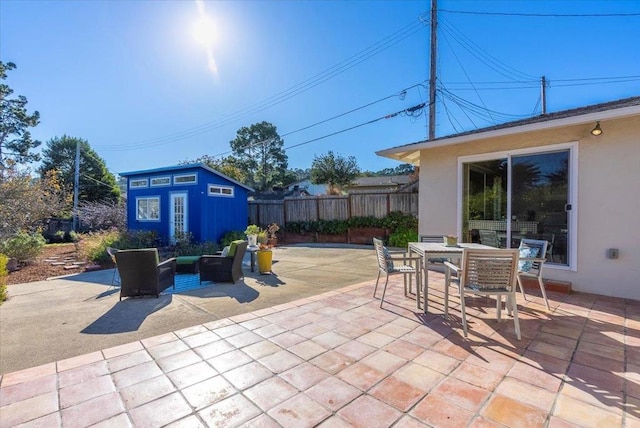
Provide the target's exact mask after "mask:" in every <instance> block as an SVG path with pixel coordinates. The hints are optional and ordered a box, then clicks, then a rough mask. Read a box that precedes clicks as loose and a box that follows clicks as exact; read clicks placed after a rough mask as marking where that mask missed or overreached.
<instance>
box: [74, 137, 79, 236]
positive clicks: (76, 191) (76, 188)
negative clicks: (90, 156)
mask: <svg viewBox="0 0 640 428" xmlns="http://www.w3.org/2000/svg"><path fill="white" fill-rule="evenodd" d="M79 193H80V140H79V139H78V141H77V142H76V165H75V174H74V175H73V231H74V232H77V231H78V195H79Z"/></svg>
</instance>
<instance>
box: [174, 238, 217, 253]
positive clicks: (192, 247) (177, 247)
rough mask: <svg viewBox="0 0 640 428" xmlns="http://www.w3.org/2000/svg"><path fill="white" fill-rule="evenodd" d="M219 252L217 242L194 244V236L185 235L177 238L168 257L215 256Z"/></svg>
mask: <svg viewBox="0 0 640 428" xmlns="http://www.w3.org/2000/svg"><path fill="white" fill-rule="evenodd" d="M216 251H218V245H217V244H216V243H215V242H209V241H207V242H203V243H195V242H193V235H191V233H185V234H183V235H182V236H180V237H176V242H175V243H174V244H173V245H172V246H171V249H170V251H169V254H168V255H167V256H168V257H179V256H202V255H204V254H215V252H216Z"/></svg>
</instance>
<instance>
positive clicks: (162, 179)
mask: <svg viewBox="0 0 640 428" xmlns="http://www.w3.org/2000/svg"><path fill="white" fill-rule="evenodd" d="M120 175H121V176H122V177H126V178H127V179H128V180H127V181H128V183H127V227H128V229H129V230H132V231H134V230H135V231H145V230H147V231H155V232H156V233H157V234H158V236H159V237H160V238H163V239H168V240H169V241H173V240H174V239H175V237H176V235H178V236H179V235H180V234H182V233H190V234H191V236H192V237H193V240H194V241H196V242H204V241H214V242H218V241H220V240H221V238H222V236H223V235H224V234H225V233H226V232H229V231H231V230H244V229H245V228H246V227H247V221H248V217H249V205H248V203H247V196H248V193H249V192H252V191H253V189H251V188H250V187H247V186H245V185H244V184H241V183H239V182H237V181H236V180H234V179H232V178H229V177H227V176H226V175H224V174H222V173H220V172H218V171H216V170H214V169H212V168H210V167H208V166H206V165H204V164H200V163H198V164H189V165H177V166H169V167H165V168H156V169H149V170H145V171H133V172H124V173H121V174H120Z"/></svg>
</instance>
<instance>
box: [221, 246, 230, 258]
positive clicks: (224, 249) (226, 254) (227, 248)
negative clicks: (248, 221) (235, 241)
mask: <svg viewBox="0 0 640 428" xmlns="http://www.w3.org/2000/svg"><path fill="white" fill-rule="evenodd" d="M228 256H229V246H228V245H227V246H226V247H224V248H223V249H222V257H228Z"/></svg>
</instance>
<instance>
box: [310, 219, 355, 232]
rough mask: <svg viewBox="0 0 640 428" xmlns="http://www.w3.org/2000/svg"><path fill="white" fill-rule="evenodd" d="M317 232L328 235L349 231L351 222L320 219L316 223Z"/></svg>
mask: <svg viewBox="0 0 640 428" xmlns="http://www.w3.org/2000/svg"><path fill="white" fill-rule="evenodd" d="M316 225H317V232H318V233H323V234H326V235H340V234H343V233H347V229H348V228H349V223H348V222H347V221H346V220H320V221H318V222H317V223H316Z"/></svg>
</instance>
